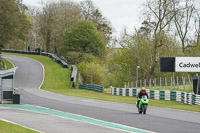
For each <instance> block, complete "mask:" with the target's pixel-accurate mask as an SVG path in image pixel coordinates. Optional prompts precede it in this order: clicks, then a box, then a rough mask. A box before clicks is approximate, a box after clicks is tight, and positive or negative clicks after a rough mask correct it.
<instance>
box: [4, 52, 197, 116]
mask: <svg viewBox="0 0 200 133" xmlns="http://www.w3.org/2000/svg"><path fill="white" fill-rule="evenodd" d="M4 54H10V53H4ZM10 55H18V56H25V57H29V58H33V59H36V60H38V61H40V62H41V63H42V64H43V65H44V68H45V81H44V84H43V85H42V89H44V90H47V91H51V92H54V93H59V94H63V95H68V96H75V97H83V98H89V99H97V100H103V101H110V102H118V103H128V104H135V103H136V98H134V97H122V96H114V95H111V94H109V89H106V91H105V93H96V92H92V91H87V90H79V89H72V88H71V82H70V69H66V68H62V67H61V66H60V65H59V64H57V63H55V62H53V61H52V60H51V59H50V58H49V57H46V56H39V55H24V54H10ZM150 105H151V106H157V107H163V108H172V109H181V110H188V111H195V112H200V106H197V105H185V104H182V103H178V102H172V101H161V100H151V101H150Z"/></svg>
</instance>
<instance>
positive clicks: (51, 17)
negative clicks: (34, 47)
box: [35, 0, 82, 54]
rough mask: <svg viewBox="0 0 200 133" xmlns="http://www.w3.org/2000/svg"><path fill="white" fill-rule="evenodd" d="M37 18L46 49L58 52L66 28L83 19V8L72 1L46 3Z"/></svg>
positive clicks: (39, 32)
mask: <svg viewBox="0 0 200 133" xmlns="http://www.w3.org/2000/svg"><path fill="white" fill-rule="evenodd" d="M35 20H36V23H37V25H38V26H39V31H38V34H39V35H41V36H42V41H41V43H43V44H45V49H46V51H47V52H53V53H56V54H57V53H58V48H59V47H61V46H60V45H61V44H63V41H64V34H65V32H66V30H68V29H69V28H70V27H71V26H72V25H73V24H75V23H76V22H78V21H80V20H82V15H81V9H80V7H79V5H78V4H77V3H75V2H71V1H62V0H60V1H59V2H51V3H45V4H44V6H43V9H42V11H39V12H38V14H37V16H36V18H35Z"/></svg>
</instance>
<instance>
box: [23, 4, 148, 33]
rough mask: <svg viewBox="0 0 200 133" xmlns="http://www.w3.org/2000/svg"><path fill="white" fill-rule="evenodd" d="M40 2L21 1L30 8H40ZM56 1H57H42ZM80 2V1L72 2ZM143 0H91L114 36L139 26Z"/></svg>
mask: <svg viewBox="0 0 200 133" xmlns="http://www.w3.org/2000/svg"><path fill="white" fill-rule="evenodd" d="M40 1H41V0H23V2H24V4H26V5H31V6H40ZM42 1H57V0H42ZM72 1H76V2H80V1H82V0H72ZM144 1H145V0H93V2H94V4H95V5H96V6H97V7H99V9H100V10H101V12H102V14H103V16H105V17H106V18H107V19H108V20H109V21H110V22H111V24H112V26H113V27H114V29H115V31H116V33H115V35H118V36H119V35H120V33H121V31H122V30H123V29H124V28H125V27H126V28H128V29H129V31H133V29H134V27H139V26H140V23H141V22H140V20H139V15H140V13H139V8H140V6H141V4H142V3H143V2H144Z"/></svg>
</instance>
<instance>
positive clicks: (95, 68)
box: [78, 61, 106, 86]
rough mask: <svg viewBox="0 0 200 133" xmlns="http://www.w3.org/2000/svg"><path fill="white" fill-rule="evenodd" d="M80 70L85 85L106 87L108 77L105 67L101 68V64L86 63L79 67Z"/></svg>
mask: <svg viewBox="0 0 200 133" xmlns="http://www.w3.org/2000/svg"><path fill="white" fill-rule="evenodd" d="M78 70H79V72H80V74H81V77H82V80H83V81H82V82H83V83H86V84H98V85H103V86H104V84H105V79H106V75H105V71H104V69H103V67H101V66H100V64H98V63H94V62H92V63H88V62H86V61H84V62H81V63H80V64H79V65H78Z"/></svg>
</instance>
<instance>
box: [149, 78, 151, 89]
mask: <svg viewBox="0 0 200 133" xmlns="http://www.w3.org/2000/svg"><path fill="white" fill-rule="evenodd" d="M149 87H151V78H150V79H149Z"/></svg>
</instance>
